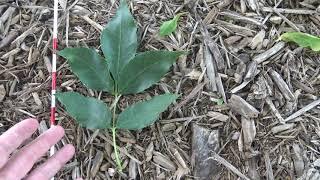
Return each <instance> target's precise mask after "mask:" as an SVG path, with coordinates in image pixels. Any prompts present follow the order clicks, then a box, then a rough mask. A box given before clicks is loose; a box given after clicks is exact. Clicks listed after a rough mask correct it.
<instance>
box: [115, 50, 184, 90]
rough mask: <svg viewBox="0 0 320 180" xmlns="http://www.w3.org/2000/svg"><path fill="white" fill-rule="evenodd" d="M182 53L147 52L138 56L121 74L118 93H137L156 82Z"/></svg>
mask: <svg viewBox="0 0 320 180" xmlns="http://www.w3.org/2000/svg"><path fill="white" fill-rule="evenodd" d="M183 53H184V52H178V51H176V52H170V51H148V52H143V53H140V54H138V55H137V56H136V57H135V58H134V59H133V60H132V61H130V63H129V64H128V65H127V66H126V67H125V68H124V69H123V71H122V72H121V74H120V75H121V76H120V80H119V84H118V86H119V93H121V94H131V93H139V92H142V91H143V90H145V89H147V88H149V87H150V86H151V85H153V84H154V83H156V82H158V81H159V80H160V79H161V77H162V76H163V75H165V73H167V72H168V70H169V69H170V67H171V65H172V64H173V63H174V62H175V61H176V59H177V58H178V57H179V56H180V55H182V54H183Z"/></svg>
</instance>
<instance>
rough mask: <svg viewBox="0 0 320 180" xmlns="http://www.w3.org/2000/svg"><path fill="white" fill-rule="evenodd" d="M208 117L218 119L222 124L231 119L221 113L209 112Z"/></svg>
mask: <svg viewBox="0 0 320 180" xmlns="http://www.w3.org/2000/svg"><path fill="white" fill-rule="evenodd" d="M207 116H209V117H211V118H212V119H216V120H219V121H222V122H226V121H227V120H228V119H229V116H227V115H224V114H222V113H219V112H214V111H209V112H208V114H207Z"/></svg>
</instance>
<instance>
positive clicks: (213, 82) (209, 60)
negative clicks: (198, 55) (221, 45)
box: [203, 46, 217, 92]
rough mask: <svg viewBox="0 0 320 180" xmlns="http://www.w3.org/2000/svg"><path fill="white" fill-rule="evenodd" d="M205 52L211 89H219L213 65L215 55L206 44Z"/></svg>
mask: <svg viewBox="0 0 320 180" xmlns="http://www.w3.org/2000/svg"><path fill="white" fill-rule="evenodd" d="M203 51H204V54H203V56H204V57H203V59H204V63H205V65H206V69H207V76H208V78H209V84H210V89H211V91H214V92H215V91H217V83H216V71H215V68H214V65H213V61H214V60H213V57H212V55H211V53H210V51H209V48H208V46H204V49H203Z"/></svg>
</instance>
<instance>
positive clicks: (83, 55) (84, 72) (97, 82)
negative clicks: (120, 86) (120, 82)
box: [59, 48, 114, 92]
mask: <svg viewBox="0 0 320 180" xmlns="http://www.w3.org/2000/svg"><path fill="white" fill-rule="evenodd" d="M59 55H60V56H62V57H64V58H66V59H67V61H68V63H69V65H70V67H71V70H72V72H73V73H75V74H76V75H77V76H78V78H79V79H80V81H81V82H82V83H83V84H84V85H86V86H87V87H88V88H91V89H94V90H103V91H108V92H112V91H113V87H114V83H113V80H112V78H111V76H110V72H109V70H108V64H107V62H106V60H104V59H103V58H102V57H101V56H100V55H99V54H98V53H97V52H96V50H94V49H89V48H65V49H63V50H62V51H60V52H59Z"/></svg>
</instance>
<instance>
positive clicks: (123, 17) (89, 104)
mask: <svg viewBox="0 0 320 180" xmlns="http://www.w3.org/2000/svg"><path fill="white" fill-rule="evenodd" d="M100 41H101V49H102V51H103V54H104V57H103V56H101V55H100V54H99V53H98V52H97V50H95V49H89V48H82V47H80V48H65V49H63V50H62V51H60V52H59V55H60V56H62V57H64V58H65V59H67V62H68V63H69V65H70V67H71V70H72V72H73V73H74V74H75V75H76V76H77V77H78V78H79V79H80V81H81V82H82V83H83V84H84V85H85V86H87V87H88V88H90V89H93V90H99V91H104V92H109V93H110V94H112V95H113V96H114V101H113V103H112V104H111V106H110V107H108V105H107V104H105V103H104V102H103V101H101V100H98V99H95V98H92V97H85V96H83V95H81V94H79V93H76V92H64V93H57V94H56V97H57V99H58V100H59V101H60V102H61V103H62V104H63V105H64V107H65V109H66V111H67V112H68V114H69V115H70V116H72V117H73V118H74V119H75V120H76V121H77V122H78V123H79V124H80V125H81V126H83V127H86V128H89V129H110V130H111V132H112V138H113V147H114V152H115V159H116V163H117V166H118V169H119V170H120V171H121V168H122V166H121V160H120V157H119V154H118V150H117V148H118V147H117V144H116V132H117V130H118V129H127V130H137V129H142V128H144V127H146V126H148V125H150V124H152V123H153V122H154V121H156V120H157V118H158V116H159V114H160V113H161V112H163V111H164V110H166V109H167V108H168V106H169V105H170V104H171V103H172V102H174V101H175V100H176V99H177V98H178V95H175V94H164V95H159V96H156V97H153V98H151V99H150V100H147V101H143V102H138V103H136V104H133V105H131V106H129V107H127V108H126V109H124V111H122V112H119V110H118V109H117V107H118V106H117V103H118V101H119V99H120V98H121V96H122V95H126V94H135V93H139V92H142V91H144V90H145V89H147V88H149V87H151V86H152V85H153V84H155V83H156V82H158V81H159V80H160V78H161V77H162V76H164V75H165V73H167V72H168V71H169V69H170V67H171V66H172V64H173V63H174V62H175V61H176V59H177V58H178V57H179V56H180V55H182V54H184V52H171V51H147V52H141V53H137V52H136V50H137V46H138V42H137V26H136V23H135V21H134V19H133V17H132V15H131V13H130V11H129V8H128V6H127V4H126V2H125V1H124V0H121V3H120V6H119V8H118V10H117V13H116V15H115V17H114V18H113V19H112V20H111V21H110V22H109V23H108V24H107V26H106V28H105V29H104V30H103V32H102V35H101V40H100Z"/></svg>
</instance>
